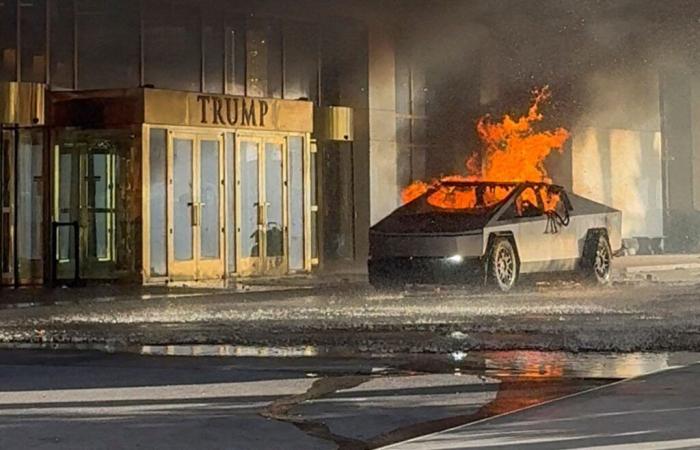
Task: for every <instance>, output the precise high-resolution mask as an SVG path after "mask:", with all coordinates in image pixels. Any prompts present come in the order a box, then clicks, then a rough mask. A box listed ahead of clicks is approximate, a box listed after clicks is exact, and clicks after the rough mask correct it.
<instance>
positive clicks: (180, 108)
mask: <svg viewBox="0 0 700 450" xmlns="http://www.w3.org/2000/svg"><path fill="white" fill-rule="evenodd" d="M250 3H251V2H235V1H226V0H202V1H183V0H125V1H119V2H114V1H108V0H0V126H1V127H2V131H1V133H2V140H1V142H2V145H1V147H0V149H1V153H2V158H1V164H0V175H1V179H2V191H1V192H0V195H1V198H0V203H1V204H2V220H1V221H0V251H1V254H2V260H1V261H0V262H1V263H2V284H4V285H21V284H35V283H53V282H54V281H56V280H64V279H73V278H75V277H76V276H77V277H79V278H80V279H82V280H123V281H126V282H136V283H160V282H170V281H202V280H225V279H233V278H237V277H247V276H273V277H275V276H283V275H287V274H294V273H307V272H310V271H313V270H348V269H351V268H352V267H354V266H358V267H359V266H362V265H364V261H365V258H366V254H367V237H366V234H367V228H368V226H369V224H370V221H371V217H380V216H381V215H382V214H383V213H384V212H386V211H388V210H390V209H392V208H393V207H395V206H396V205H397V202H398V199H399V190H400V183H399V180H398V177H397V172H398V170H397V165H396V159H397V137H396V127H397V121H396V98H395V97H396V92H397V90H396V77H395V69H394V68H395V65H396V62H395V58H396V52H395V44H394V41H395V39H394V36H393V32H392V29H391V26H390V25H387V23H386V22H385V21H384V20H383V19H382V18H381V17H378V16H377V15H376V14H375V12H374V11H373V10H372V8H371V6H368V5H371V2H370V3H367V4H364V3H363V4H362V5H360V6H362V7H360V8H357V10H354V9H353V8H350V9H349V11H346V12H338V11H336V10H335V9H334V8H333V7H332V5H327V4H326V2H321V1H302V2H297V3H295V4H294V5H291V4H290V2H284V1H264V2H255V5H250ZM358 3H362V2H358ZM372 198H374V199H373V200H372Z"/></svg>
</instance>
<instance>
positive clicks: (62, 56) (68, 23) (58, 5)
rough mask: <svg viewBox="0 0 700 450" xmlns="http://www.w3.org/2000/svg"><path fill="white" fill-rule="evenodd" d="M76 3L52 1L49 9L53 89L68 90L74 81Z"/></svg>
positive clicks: (50, 67) (50, 72)
mask: <svg viewBox="0 0 700 450" xmlns="http://www.w3.org/2000/svg"><path fill="white" fill-rule="evenodd" d="M74 7H75V6H74V4H73V1H72V0H65V1H60V2H56V1H52V2H51V8H50V11H49V22H50V24H51V27H50V28H51V31H50V36H49V40H50V46H51V52H50V53H49V55H50V62H49V81H50V86H51V89H52V90H67V89H73V88H74V87H75V82H74V75H75V73H74V66H73V63H74V62H75V61H74V48H75V45H74V38H75V27H74V15H73V12H74Z"/></svg>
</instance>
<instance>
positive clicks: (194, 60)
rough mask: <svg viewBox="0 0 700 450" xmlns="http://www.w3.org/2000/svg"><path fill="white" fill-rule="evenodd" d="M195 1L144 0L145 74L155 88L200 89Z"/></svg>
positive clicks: (199, 59)
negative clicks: (145, 0)
mask: <svg viewBox="0 0 700 450" xmlns="http://www.w3.org/2000/svg"><path fill="white" fill-rule="evenodd" d="M195 3H196V2H182V1H177V2H176V1H164V0H151V1H149V2H144V14H143V16H144V43H143V45H144V51H143V53H144V55H143V56H144V71H145V73H144V77H145V82H146V84H152V85H153V86H155V87H156V88H164V89H180V90H185V91H199V90H200V79H201V53H202V52H201V50H202V46H201V39H200V23H199V22H200V19H199V7H198V5H196V4H195Z"/></svg>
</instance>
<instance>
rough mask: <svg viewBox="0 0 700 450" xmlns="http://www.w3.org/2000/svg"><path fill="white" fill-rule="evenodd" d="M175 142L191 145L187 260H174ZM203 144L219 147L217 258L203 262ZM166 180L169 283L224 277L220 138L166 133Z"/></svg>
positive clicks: (222, 157) (223, 201)
mask: <svg viewBox="0 0 700 450" xmlns="http://www.w3.org/2000/svg"><path fill="white" fill-rule="evenodd" d="M176 139H182V140H187V141H190V142H191V143H192V166H191V168H190V169H191V171H192V173H191V175H192V184H191V186H190V189H191V202H190V205H189V206H190V208H191V209H190V215H189V216H190V223H189V225H190V226H191V228H192V231H191V232H192V258H191V259H189V260H177V259H175V241H174V240H175V235H174V227H175V222H174V221H175V211H174V207H175V198H174V181H173V177H174V173H173V170H174V169H173V167H174V150H175V149H174V142H175V140H176ZM202 141H214V142H216V143H217V145H218V151H219V152H218V153H219V158H218V163H219V164H218V165H219V174H218V183H217V184H218V187H219V205H218V210H219V229H218V234H219V257H218V258H206V259H205V258H202V255H201V248H202V246H201V241H202V240H201V212H202V206H203V203H202V201H201V200H202V199H201V143H202ZM167 147H168V148H167V173H166V176H167V180H168V189H167V194H168V205H167V223H168V227H167V228H168V245H167V247H168V276H169V278H170V279H171V280H186V281H190V280H212V279H221V278H223V276H224V267H225V266H224V261H225V232H224V231H225V226H224V223H225V222H224V220H225V214H224V212H225V208H224V206H225V201H226V200H225V197H224V195H225V189H224V169H225V167H224V161H225V159H224V142H223V134H221V133H219V134H213V133H208V134H202V133H194V132H180V131H173V130H169V131H168V143H167Z"/></svg>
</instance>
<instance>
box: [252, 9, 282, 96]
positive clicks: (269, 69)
mask: <svg viewBox="0 0 700 450" xmlns="http://www.w3.org/2000/svg"><path fill="white" fill-rule="evenodd" d="M246 53H247V56H246V74H247V82H246V94H247V95H249V96H251V97H275V98H279V97H281V96H282V33H281V32H280V24H279V23H277V22H263V21H257V20H251V21H248V23H247V30H246Z"/></svg>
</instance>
